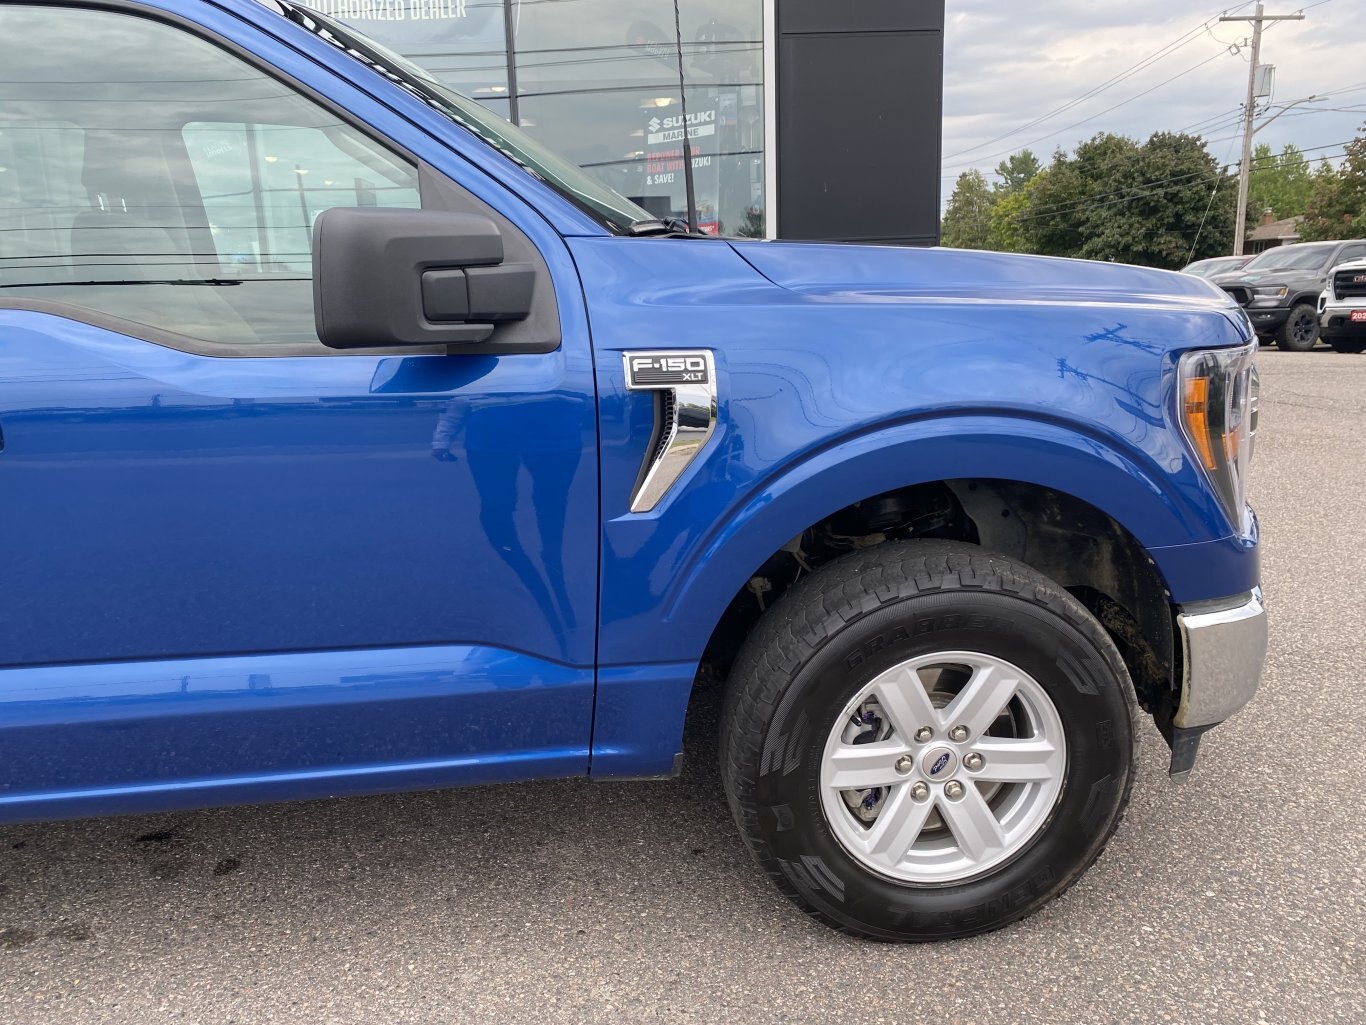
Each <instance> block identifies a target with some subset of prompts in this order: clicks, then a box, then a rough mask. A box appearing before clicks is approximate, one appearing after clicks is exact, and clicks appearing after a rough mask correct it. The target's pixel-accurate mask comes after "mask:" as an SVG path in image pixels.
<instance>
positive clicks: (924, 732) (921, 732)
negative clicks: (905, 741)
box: [915, 726, 934, 744]
mask: <svg viewBox="0 0 1366 1025" xmlns="http://www.w3.org/2000/svg"><path fill="white" fill-rule="evenodd" d="M915 739H916V740H917V741H918V742H919V743H921V744H928V743H929V742H930V741H931V740H933V739H934V730H932V729H930V728H929V727H928V726H922V727H920V729H918V730H916V731H915Z"/></svg>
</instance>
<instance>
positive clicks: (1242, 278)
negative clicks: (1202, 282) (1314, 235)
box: [1211, 240, 1366, 352]
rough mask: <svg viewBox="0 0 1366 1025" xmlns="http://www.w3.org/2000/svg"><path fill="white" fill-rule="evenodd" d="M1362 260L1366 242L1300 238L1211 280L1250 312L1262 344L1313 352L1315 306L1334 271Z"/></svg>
mask: <svg viewBox="0 0 1366 1025" xmlns="http://www.w3.org/2000/svg"><path fill="white" fill-rule="evenodd" d="M1360 259H1366V241H1363V240H1358V241H1355V242H1298V243H1296V244H1295V245H1292V246H1280V247H1278V248H1276V249H1268V250H1267V251H1266V252H1264V253H1261V254H1259V255H1258V256H1256V257H1255V258H1253V259H1252V260H1251V261H1250V262H1249V263H1248V264H1246V265H1245V266H1244V267H1243V268H1242V269H1241V270H1237V271H1233V272H1232V273H1229V274H1216V275H1215V276H1214V277H1213V278H1211V280H1212V281H1213V282H1214V283H1215V284H1216V285H1218V286H1219V287H1220V288H1222V289H1223V290H1224V291H1226V292H1228V294H1229V295H1231V296H1233V298H1234V300H1235V301H1236V302H1237V303H1238V304H1239V305H1240V306H1242V307H1243V308H1244V309H1246V310H1247V313H1248V316H1249V317H1251V318H1252V327H1253V329H1254V330H1255V331H1256V332H1257V337H1258V338H1259V339H1261V341H1262V342H1263V343H1268V342H1275V343H1276V347H1277V348H1278V349H1285V350H1287V351H1289V352H1308V351H1309V350H1310V349H1312V348H1313V347H1314V346H1315V344H1317V343H1318V340H1319V318H1318V313H1317V310H1316V306H1317V304H1318V300H1319V295H1320V293H1321V292H1322V291H1323V290H1324V289H1325V288H1326V287H1327V286H1328V283H1329V278H1330V274H1331V272H1332V269H1333V268H1334V267H1336V266H1337V265H1338V264H1341V263H1345V262H1347V261H1349V260H1360Z"/></svg>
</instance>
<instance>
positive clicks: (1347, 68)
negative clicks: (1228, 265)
mask: <svg viewBox="0 0 1366 1025" xmlns="http://www.w3.org/2000/svg"><path fill="white" fill-rule="evenodd" d="M1215 2H1216V3H1217V0H1215ZM1312 2H1313V0H1308V2H1305V3H1303V4H1302V6H1303V7H1305V8H1308V7H1309V4H1310V3H1312ZM1226 6H1236V5H1234V4H1233V3H1232V0H1229V4H1228V5H1226ZM1242 6H1243V8H1244V10H1247V11H1250V10H1251V9H1252V7H1251V5H1250V4H1249V5H1242ZM1299 9H1300V8H1299V7H1297V6H1296V5H1295V4H1293V3H1286V4H1276V3H1274V2H1273V3H1268V6H1267V13H1274V14H1288V13H1294V12H1295V11H1297V10H1299ZM947 13H948V24H947V31H946V38H945V44H944V45H945V54H944V56H945V74H944V154H945V160H944V169H943V174H944V175H945V180H944V182H943V192H944V197H945V199H947V197H948V194H949V193H950V192H951V191H952V188H953V181H954V179H955V178H956V177H957V175H958V174H959V173H961V172H962V171H964V170H966V169H967V168H968V167H978V168H980V169H981V170H982V171H983V172H988V171H990V170H992V169H993V168H994V167H995V166H996V164H997V163H998V162H999V161H1000V160H1001V159H1003V157H1004V156H1005V155H1007V154H1008V153H1009V152H1012V151H1014V150H1018V149H1021V148H1024V147H1025V146H1028V147H1029V148H1030V149H1032V150H1033V151H1034V152H1035V154H1036V155H1038V156H1039V158H1040V159H1041V160H1044V161H1045V162H1046V161H1047V160H1048V158H1049V157H1050V156H1051V154H1052V153H1053V151H1054V150H1055V149H1058V148H1063V149H1067V150H1071V149H1073V148H1074V147H1075V146H1076V144H1077V143H1078V142H1080V141H1082V140H1084V139H1087V138H1090V137H1091V136H1092V135H1095V134H1096V133H1098V132H1117V133H1120V134H1123V135H1128V136H1132V137H1134V138H1137V139H1146V138H1147V137H1148V136H1149V135H1151V134H1152V133H1153V132H1159V131H1176V130H1178V129H1184V128H1187V127H1188V126H1191V125H1193V124H1195V123H1196V122H1200V121H1204V120H1206V119H1214V118H1216V117H1218V116H1219V115H1224V114H1226V115H1227V117H1226V118H1222V119H1220V121H1218V122H1216V123H1214V124H1213V125H1212V128H1213V130H1207V131H1204V132H1202V134H1204V136H1205V138H1206V139H1208V140H1210V149H1211V152H1213V153H1214V154H1215V156H1216V157H1218V158H1219V159H1220V160H1221V161H1225V162H1228V163H1232V162H1235V161H1236V160H1237V159H1238V155H1239V154H1238V148H1237V142H1236V141H1235V140H1234V138H1233V136H1235V135H1236V133H1237V130H1238V129H1237V127H1236V126H1235V125H1234V124H1233V122H1234V119H1235V118H1236V117H1237V115H1238V112H1239V110H1240V109H1241V106H1242V103H1243V100H1244V95H1245V92H1246V89H1247V54H1248V50H1247V48H1246V47H1242V48H1241V50H1240V52H1239V53H1230V52H1229V45H1228V44H1237V43H1240V42H1243V41H1245V40H1246V39H1247V38H1248V37H1249V36H1250V33H1251V26H1250V25H1248V24H1246V23H1227V24H1217V23H1213V21H1212V19H1215V18H1217V17H1218V15H1219V13H1220V9H1219V8H1218V7H1216V6H1214V4H1210V5H1209V6H1206V4H1205V3H1204V2H1199V0H1197V2H1194V3H1193V2H1191V0H1148V2H1147V3H1145V4H1121V3H1116V2H1110V0H1027V2H1015V0H948V12H947ZM1305 15H1306V20H1305V21H1303V22H1286V23H1281V24H1277V25H1275V26H1274V27H1269V28H1268V30H1267V32H1266V35H1265V38H1264V42H1263V52H1262V61H1263V63H1269V64H1274V65H1276V69H1277V72H1276V91H1275V97H1274V100H1273V102H1274V103H1287V102H1289V101H1292V100H1296V99H1300V98H1302V97H1306V96H1309V95H1312V94H1315V93H1319V94H1323V93H1328V94H1330V97H1331V98H1330V100H1329V102H1326V103H1323V104H1320V106H1322V107H1326V108H1336V107H1358V108H1366V59H1364V58H1366V3H1363V2H1362V0H1328V2H1326V3H1323V4H1321V5H1319V6H1315V7H1313V8H1312V9H1307V10H1306V11H1305ZM1207 18H1208V19H1211V21H1212V23H1211V24H1210V26H1209V31H1208V32H1204V31H1202V32H1201V33H1200V34H1199V36H1198V37H1196V38H1195V39H1193V40H1192V41H1191V42H1189V43H1187V44H1186V45H1184V46H1182V47H1181V48H1180V49H1178V50H1176V51H1175V52H1173V53H1171V54H1169V55H1168V56H1165V57H1163V58H1162V59H1161V60H1159V61H1157V62H1156V63H1155V64H1153V65H1152V66H1151V67H1149V68H1146V69H1144V70H1143V71H1141V72H1139V73H1138V74H1136V75H1134V76H1133V77H1132V78H1129V79H1127V80H1126V81H1124V82H1121V83H1119V84H1117V85H1115V86H1113V87H1111V88H1109V89H1107V90H1106V91H1104V92H1102V93H1100V94H1098V95H1097V96H1094V97H1092V98H1090V99H1087V100H1085V101H1083V102H1082V103H1080V104H1078V105H1077V106H1075V107H1073V108H1071V109H1069V110H1067V111H1065V112H1063V113H1061V114H1059V115H1057V116H1055V117H1051V118H1049V119H1048V120H1046V121H1044V122H1042V123H1041V124H1039V125H1037V126H1035V127H1033V128H1029V129H1028V130H1025V131H1021V132H1018V133H1016V134H1013V135H1010V136H1009V137H1008V138H1005V139H1002V140H1000V141H999V142H995V143H992V144H991V145H984V144H985V143H987V142H989V141H990V140H992V139H994V138H996V137H998V136H1002V135H1005V134H1006V133H1007V132H1011V131H1013V130H1014V129H1017V128H1020V127H1022V126H1024V125H1026V124H1028V123H1029V122H1030V121H1033V120H1034V119H1035V118H1038V117H1040V116H1041V115H1043V114H1045V113H1048V112H1049V111H1051V110H1053V109H1054V108H1056V107H1059V106H1061V105H1063V104H1064V103H1068V102H1069V101H1071V100H1073V99H1075V98H1076V97H1078V96H1080V95H1081V94H1083V93H1085V92H1087V91H1088V90H1090V89H1092V88H1094V87H1095V86H1098V85H1100V84H1101V83H1103V82H1105V81H1106V80H1108V79H1110V78H1112V77H1114V76H1115V75H1117V74H1120V73H1121V72H1123V71H1124V70H1125V69H1127V68H1129V67H1130V66H1131V65H1134V64H1136V63H1138V62H1140V61H1142V60H1144V59H1145V58H1147V57H1149V56H1151V55H1152V54H1154V53H1156V52H1158V51H1159V50H1161V49H1162V48H1164V47H1166V46H1167V45H1168V44H1170V43H1172V42H1174V41H1176V40H1177V39H1179V38H1180V37H1182V36H1183V35H1184V34H1185V33H1188V32H1190V31H1191V30H1193V29H1195V28H1196V27H1197V26H1199V25H1200V24H1201V22H1202V21H1204V20H1205V19H1207ZM1206 60H1208V61H1209V63H1208V64H1206V65H1205V66H1204V67H1201V68H1198V69H1196V70H1188V69H1191V68H1192V67H1193V66H1194V65H1196V64H1198V63H1200V62H1201V61H1206ZM1182 72H1187V73H1186V74H1184V75H1182V77H1180V78H1179V79H1176V80H1175V81H1172V82H1170V83H1168V84H1165V85H1164V84H1162V83H1164V82H1165V81H1166V80H1167V79H1171V78H1172V77H1173V76H1176V75H1178V74H1181V73H1182ZM1347 86H1356V88H1355V89H1354V90H1351V91H1350V92H1349V91H1347V90H1346V88H1345V87H1347ZM1154 87H1157V88H1155V89H1154ZM1150 89H1152V90H1153V91H1152V92H1151V93H1149V94H1148V95H1146V96H1143V97H1142V98H1140V99H1137V100H1134V101H1133V102H1129V103H1124V105H1123V106H1118V107H1117V109H1115V110H1113V111H1110V112H1109V113H1103V112H1105V111H1106V110H1107V109H1108V108H1110V107H1115V106H1116V105H1117V104H1120V103H1121V102H1122V101H1125V100H1128V99H1129V98H1130V97H1133V96H1136V95H1138V94H1140V93H1143V92H1145V91H1147V90H1150ZM1306 109H1309V108H1306ZM1093 115H1100V116H1095V117H1094V119H1092V120H1086V123H1084V124H1077V122H1081V121H1083V120H1084V119H1088V118H1092V117H1093ZM1363 122H1366V113H1360V112H1333V111H1322V112H1316V113H1314V114H1306V115H1301V114H1299V113H1298V112H1292V113H1290V114H1287V115H1286V116H1284V117H1282V118H1280V119H1279V120H1278V121H1276V123H1275V124H1273V125H1270V126H1269V127H1268V128H1267V129H1266V130H1265V131H1264V132H1262V133H1260V134H1259V135H1258V136H1257V141H1258V142H1259V143H1261V142H1266V143H1269V144H1271V145H1272V146H1273V147H1275V148H1276V149H1279V148H1280V147H1281V146H1282V145H1284V144H1285V143H1287V142H1293V143H1295V144H1296V145H1297V146H1299V147H1301V148H1302V149H1305V150H1316V149H1317V148H1318V147H1330V148H1327V149H1322V150H1318V152H1321V153H1326V154H1335V153H1338V152H1340V151H1341V147H1340V146H1339V145H1337V144H1339V143H1341V142H1343V141H1345V140H1348V139H1351V138H1353V137H1354V136H1355V135H1357V133H1358V131H1359V129H1360V127H1361V125H1362V123H1363ZM1225 124H1227V126H1228V127H1225ZM1074 125H1075V127H1072V126H1074ZM964 151H966V152H964ZM954 154H961V155H957V156H955V155H954ZM1309 155H1310V156H1314V155H1315V154H1314V153H1312V152H1311V153H1310V154H1309Z"/></svg>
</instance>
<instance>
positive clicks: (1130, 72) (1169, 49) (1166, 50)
mask: <svg viewBox="0 0 1366 1025" xmlns="http://www.w3.org/2000/svg"><path fill="white" fill-rule="evenodd" d="M1248 2H1251V0H1248ZM1246 6H1247V3H1241V4H1239V5H1238V6H1237V7H1231V8H1228V9H1226V10H1224V11H1222V12H1220V13H1221V14H1228V13H1232V12H1233V11H1238V10H1241V9H1242V8H1244V7H1246ZM1211 21H1213V18H1210V19H1208V20H1206V21H1205V22H1204V23H1203V24H1201V25H1199V26H1197V27H1196V28H1194V29H1191V30H1190V31H1189V32H1185V33H1183V34H1182V35H1180V36H1178V37H1177V38H1176V39H1175V40H1173V41H1172V42H1170V43H1168V44H1167V45H1166V46H1164V47H1162V48H1161V49H1160V50H1158V51H1157V52H1156V53H1153V54H1150V55H1149V56H1147V57H1145V58H1143V60H1141V61H1139V62H1138V63H1137V64H1133V65H1130V66H1129V67H1128V68H1126V69H1125V70H1124V71H1121V72H1120V73H1119V74H1118V75H1115V76H1114V77H1113V78H1110V79H1107V80H1106V81H1104V82H1102V83H1101V84H1100V85H1098V86H1094V87H1092V88H1091V89H1089V90H1087V91H1086V92H1084V93H1082V94H1081V95H1080V96H1077V97H1075V98H1074V99H1071V100H1069V101H1068V102H1066V103H1064V104H1063V105H1062V106H1060V107H1056V108H1054V109H1053V110H1050V111H1049V112H1048V113H1046V114H1042V115H1040V116H1039V117H1036V118H1035V119H1034V120H1033V121H1030V122H1027V123H1026V124H1023V125H1020V126H1019V127H1018V128H1013V129H1011V130H1010V131H1008V132H1005V133H1003V134H1002V135H998V136H996V137H995V138H994V139H988V140H987V141H986V142H981V143H978V144H977V145H975V146H969V147H968V148H967V149H964V150H959V151H957V152H955V153H949V154H947V155H946V156H945V157H944V159H945V160H952V159H953V158H954V157H961V156H963V155H964V154H966V153H971V152H973V151H974V150H979V149H985V148H986V147H987V146H993V145H995V144H996V143H998V142H1001V141H1002V140H1004V139H1009V138H1010V137H1011V136H1013V135H1019V134H1020V133H1021V132H1027V131H1029V129H1031V128H1034V127H1036V126H1037V125H1041V124H1043V123H1044V122H1045V121H1048V120H1050V119H1051V118H1054V117H1057V116H1058V115H1059V114H1063V113H1066V112H1067V111H1069V110H1071V109H1072V108H1073V107H1075V106H1077V105H1078V104H1080V103H1084V102H1085V101H1086V100H1088V99H1091V98H1092V97H1093V96H1098V95H1100V94H1101V93H1103V92H1105V91H1106V90H1107V89H1110V88H1111V87H1113V86H1116V85H1118V84H1119V83H1120V82H1123V81H1126V80H1127V79H1129V78H1132V77H1133V76H1134V75H1136V74H1138V73H1139V72H1140V71H1144V70H1146V69H1147V68H1150V67H1152V66H1153V65H1154V64H1156V63H1157V62H1158V61H1160V60H1163V59H1165V58H1167V57H1170V56H1171V55H1172V54H1173V53H1176V51H1177V50H1180V49H1182V48H1183V47H1185V46H1188V45H1190V44H1191V43H1193V42H1195V40H1196V39H1198V38H1199V37H1200V35H1201V33H1202V32H1204V31H1205V30H1206V29H1207V28H1208V27H1209V24H1210V22H1211ZM1066 130H1067V129H1063V131H1066ZM1054 134H1058V133H1054ZM1044 138H1045V139H1047V138H1050V136H1044ZM1040 141H1041V140H1040ZM1031 145H1032V144H1031ZM983 159H985V158H983ZM954 166H962V165H954Z"/></svg>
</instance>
